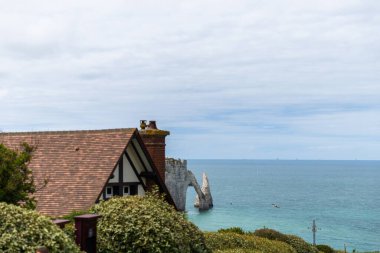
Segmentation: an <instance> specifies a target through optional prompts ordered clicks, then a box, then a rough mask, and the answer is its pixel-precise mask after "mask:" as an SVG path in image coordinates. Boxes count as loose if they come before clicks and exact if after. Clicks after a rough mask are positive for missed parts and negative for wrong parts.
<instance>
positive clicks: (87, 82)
mask: <svg viewBox="0 0 380 253" xmlns="http://www.w3.org/2000/svg"><path fill="white" fill-rule="evenodd" d="M0 3H1V8H0V21H1V22H0V106H1V107H0V130H2V131H5V132H6V131H31V130H32V131H41V130H68V129H104V128H121V127H137V126H138V125H139V120H140V119H147V120H152V119H154V120H157V124H158V127H159V128H161V129H166V130H170V131H171V135H170V136H169V137H168V147H167V148H168V155H171V156H174V157H182V158H253V159H275V158H280V159H296V158H298V159H380V2H379V1H378V0H314V1H305V0H270V1H267V0H266V1H264V0H262V1H259V0H232V1H220V0H219V1H208V0H192V1H180V0H175V1H156V0H154V1H145V0H140V1H130V0H123V1H116V0H115V1H113V0H109V1H98V0H81V1H77V0H76V1H71V0H66V1H54V0H46V1H42V0H41V1H40V0H28V1H25V0H22V1H21V0H12V1H5V0H0Z"/></svg>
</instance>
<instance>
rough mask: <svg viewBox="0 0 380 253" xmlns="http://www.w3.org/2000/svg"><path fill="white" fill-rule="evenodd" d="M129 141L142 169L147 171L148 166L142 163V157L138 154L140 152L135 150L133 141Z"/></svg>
mask: <svg viewBox="0 0 380 253" xmlns="http://www.w3.org/2000/svg"><path fill="white" fill-rule="evenodd" d="M131 143H132V148H133V150H134V151H135V153H136V154H137V157H138V158H139V161H140V163H141V164H142V166H143V167H144V170H145V171H148V168H147V167H146V166H145V163H144V161H143V159H142V157H141V156H140V154H139V152H138V150H137V148H136V146H135V143H134V142H133V141H131Z"/></svg>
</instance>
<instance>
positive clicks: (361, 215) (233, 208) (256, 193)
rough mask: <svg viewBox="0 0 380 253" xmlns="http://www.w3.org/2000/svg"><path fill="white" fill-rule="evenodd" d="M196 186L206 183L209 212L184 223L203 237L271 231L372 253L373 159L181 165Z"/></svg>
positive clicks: (377, 242)
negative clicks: (212, 233)
mask: <svg viewBox="0 0 380 253" xmlns="http://www.w3.org/2000/svg"><path fill="white" fill-rule="evenodd" d="M188 169H189V170H191V171H192V172H193V173H194V174H195V175H196V177H197V179H198V182H199V184H200V185H201V184H202V173H203V172H205V173H206V174H207V176H208V178H209V182H210V188H211V193H212V197H213V200H214V207H213V208H212V209H211V210H209V211H203V212H200V211H199V210H198V209H196V208H194V206H193V204H194V198H195V191H194V188H192V187H189V188H188V191H187V201H186V209H187V216H188V218H189V219H190V220H191V221H192V222H193V223H195V224H196V225H197V226H198V227H199V228H200V229H201V230H203V231H216V230H218V229H221V228H228V227H241V228H243V229H244V230H246V231H254V230H256V229H259V228H264V227H266V228H272V229H275V230H278V231H281V232H283V233H287V234H294V235H298V236H300V237H302V238H303V239H305V240H306V241H308V242H310V243H312V242H313V233H312V223H313V220H315V222H316V226H317V230H316V243H317V244H327V245H330V246H332V247H334V248H335V249H344V247H346V249H347V251H348V252H352V250H354V249H355V250H356V252H364V251H378V250H380V161H358V160H354V161H325V160H318V161H311V160H307V161H303V160H188Z"/></svg>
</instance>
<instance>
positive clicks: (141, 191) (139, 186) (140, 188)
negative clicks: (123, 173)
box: [137, 184, 145, 196]
mask: <svg viewBox="0 0 380 253" xmlns="http://www.w3.org/2000/svg"><path fill="white" fill-rule="evenodd" d="M137 192H138V195H140V196H144V195H145V191H144V188H143V187H142V185H141V184H139V185H138V188H137Z"/></svg>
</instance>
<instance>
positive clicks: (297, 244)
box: [253, 228, 318, 253]
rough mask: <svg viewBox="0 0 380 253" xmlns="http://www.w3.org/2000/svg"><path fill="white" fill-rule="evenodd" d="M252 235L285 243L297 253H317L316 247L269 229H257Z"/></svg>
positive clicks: (298, 238)
mask: <svg viewBox="0 0 380 253" xmlns="http://www.w3.org/2000/svg"><path fill="white" fill-rule="evenodd" d="M253 234H254V235H256V236H259V237H263V238H267V239H270V240H276V241H281V242H285V243H287V244H289V245H291V246H292V247H293V248H294V249H295V250H296V251H297V253H318V249H317V248H316V247H313V246H312V245H311V244H309V243H308V242H306V241H305V240H303V239H302V238H300V237H298V236H295V235H286V234H283V233H280V232H278V231H276V230H273V229H269V228H263V229H258V230H256V231H255V232H254V233H253Z"/></svg>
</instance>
